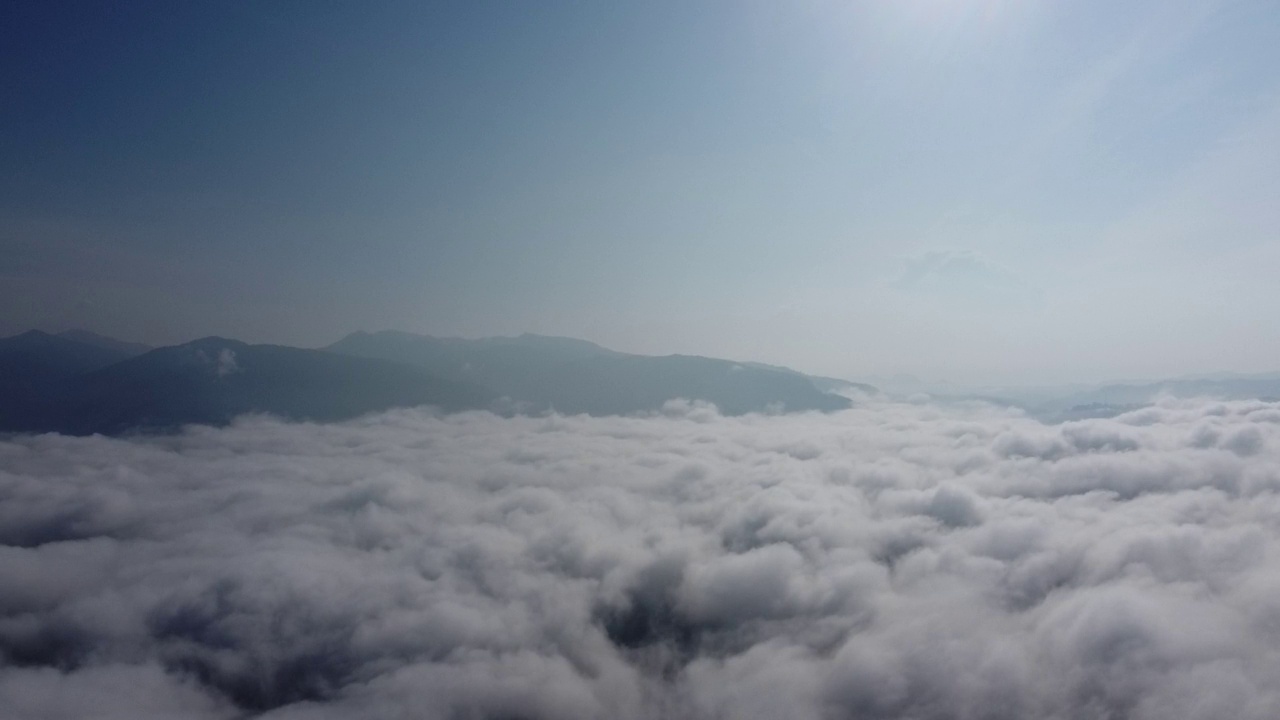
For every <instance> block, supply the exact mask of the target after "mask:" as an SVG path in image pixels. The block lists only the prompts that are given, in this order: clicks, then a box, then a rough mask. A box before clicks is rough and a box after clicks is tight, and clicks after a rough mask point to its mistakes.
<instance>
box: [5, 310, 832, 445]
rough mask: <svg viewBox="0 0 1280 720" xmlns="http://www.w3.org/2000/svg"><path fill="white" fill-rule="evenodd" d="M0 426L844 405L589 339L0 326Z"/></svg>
mask: <svg viewBox="0 0 1280 720" xmlns="http://www.w3.org/2000/svg"><path fill="white" fill-rule="evenodd" d="M0 373H2V375H0V377H2V378H3V380H2V381H0V383H2V384H0V390H3V393H4V399H5V402H4V403H3V405H0V432H61V433H67V434H77V435H83V434H90V433H103V434H108V435H115V434H122V433H129V432H139V431H146V432H150V431H171V430H175V429H177V428H180V427H182V426H184V425H189V424H211V425H222V424H226V423H228V422H230V421H231V420H232V419H234V418H235V417H237V416H239V415H243V414H246V413H269V414H272V415H276V416H279V417H282V418H287V419H291V420H312V421H318V422H329V421H336V420H343V419H348V418H352V417H356V416H358V415H362V414H366V413H370V412H377V411H381V410H386V409H389V408H395V407H413V406H422V405H426V406H432V407H435V408H438V409H439V410H440V411H443V412H455V411H461V410H472V409H490V410H495V411H499V412H507V413H511V412H523V413H541V412H547V411H556V412H563V413H589V414H592V415H613V414H630V413H637V412H646V411H654V410H659V409H661V408H662V406H663V404H664V403H666V402H667V401H668V400H672V399H675V398H684V399H689V400H704V401H707V402H711V403H714V404H715V405H716V406H717V407H719V408H720V410H721V412H724V413H726V414H741V413H747V412H763V411H803V410H823V411H829V410H839V409H842V408H845V407H848V406H849V404H850V403H849V400H848V399H847V398H844V397H842V396H839V395H835V394H831V393H828V392H825V391H824V390H823V389H821V388H819V387H818V385H817V384H816V382H819V381H821V382H837V383H838V382H839V381H831V380H829V379H825V378H819V379H815V378H811V377H809V376H806V375H803V374H801V373H798V372H796V371H794V370H789V369H787V368H777V367H772V366H763V365H755V364H752V363H735V362H732V361H728V360H718V359H714V358H705V357H694V356H686V355H667V356H663V357H650V356H644V355H631V354H627V353H620V352H615V351H613V350H609V349H607V348H603V347H600V346H599V345H595V344H593V343H590V342H587V341H585V340H575V339H572V338H557V337H545V336H540V335H521V336H519V337H514V338H485V339H481V340H462V339H456V338H445V339H441V338H433V337H428V336H423V335H413V334H410V333H399V332H381V333H355V334H352V335H349V336H348V337H346V338H344V339H342V340H341V341H339V342H337V343H335V344H334V345H331V346H329V347H328V348H325V349H318V350H313V349H304V348H296V347H286V346H282V345H251V344H248V343H244V342H240V341H238V340H232V339H227V338H220V337H208V338H203V339H200V340H196V341H193V342H189V343H185V344H182V345H173V346H169V347H161V348H155V349H147V348H146V346H143V345H139V344H137V343H126V342H122V341H118V340H115V339H113V338H108V337H105V336H102V335H97V334H95V333H91V332H88V331H69V332H66V333H60V334H58V335H51V334H49V333H44V332H40V331H36V330H33V331H30V332H26V333H23V334H21V335H16V336H13V337H10V338H3V339H0Z"/></svg>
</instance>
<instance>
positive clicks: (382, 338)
mask: <svg viewBox="0 0 1280 720" xmlns="http://www.w3.org/2000/svg"><path fill="white" fill-rule="evenodd" d="M325 350H328V351H330V352H334V353H342V354H345V355H352V356H357V357H363V358H378V359H383V360H392V361H396V362H403V363H408V364H412V365H415V366H417V367H420V368H422V369H424V370H426V371H428V372H430V373H432V374H433V375H437V376H439V377H441V378H447V379H451V380H457V381H466V382H472V383H475V384H477V385H480V386H482V387H485V388H488V389H489V390H491V391H492V392H494V393H495V394H496V395H499V396H502V397H505V398H507V399H508V400H509V401H511V402H512V403H513V404H514V405H515V406H516V407H517V408H518V409H521V410H525V411H531V412H540V411H544V410H556V411H559V412H564V413H589V414H592V415H612V414H627V413H635V412H643V411H649V410H657V409H659V408H661V407H662V405H663V403H664V402H666V401H667V400H671V399H674V398H686V399H690V400H705V401H708V402H712V403H715V404H716V406H717V407H719V408H720V410H721V412H724V413H727V414H741V413H747V412H756V411H767V410H773V409H782V410H786V411H803V410H823V411H831V410H840V409H843V408H847V407H849V405H850V402H849V400H848V399H847V398H845V397H842V396H840V395H835V394H832V393H829V392H825V391H824V390H823V389H820V388H819V387H818V386H817V385H816V384H815V383H814V379H813V378H810V377H809V376H806V375H803V374H801V373H798V372H795V371H794V370H789V369H787V368H776V367H771V366H764V365H757V364H753V363H736V362H733V361H730V360H719V359H715V358H705V357H696V356H688V355H667V356H661V357H653V356H646V355H631V354H627V353H620V352H616V351H613V350H609V349H607V348H603V347H600V346H599V345H595V344H593V343H590V342H587V341H585V340H575V339H572V338H558V337H546V336H541V335H528V334H526V335H521V336H519V337H509V338H501V337H500V338H484V339H479V340H466V339H461V338H436V337H431V336H427V335H414V334H412V333H404V332H390V331H388V332H379V333H365V332H358V333H353V334H351V335H348V336H347V337H345V338H343V339H342V340H339V341H338V342H336V343H334V344H333V345H330V346H328V347H327V348H325Z"/></svg>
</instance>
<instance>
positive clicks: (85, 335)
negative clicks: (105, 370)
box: [58, 329, 154, 357]
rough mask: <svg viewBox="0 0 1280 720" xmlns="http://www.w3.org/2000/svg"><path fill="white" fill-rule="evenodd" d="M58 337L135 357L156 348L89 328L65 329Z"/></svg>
mask: <svg viewBox="0 0 1280 720" xmlns="http://www.w3.org/2000/svg"><path fill="white" fill-rule="evenodd" d="M58 337H60V338H63V339H66V340H74V341H76V342H79V343H84V344H85V345H93V346H94V347H100V348H103V349H106V350H114V351H115V352H117V353H119V354H120V355H121V356H122V357H133V356H135V355H141V354H142V353H144V352H147V351H148V350H152V349H154V348H153V347H152V346H150V345H145V344H143V343H135V342H126V341H124V340H117V339H115V338H113V337H107V336H106V335H99V334H98V333H96V332H90V331H88V330H78V329H77V330H64V331H63V332H60V333H58Z"/></svg>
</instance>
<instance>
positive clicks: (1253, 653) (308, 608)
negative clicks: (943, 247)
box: [0, 400, 1280, 720]
mask: <svg viewBox="0 0 1280 720" xmlns="http://www.w3.org/2000/svg"><path fill="white" fill-rule="evenodd" d="M0 708H3V715H4V717H5V718H11V719H13V720H23V719H26V718H40V719H42V720H54V719H57V718H91V717H92V718H122V719H123V718H130V719H137V718H158V717H187V718H243V717H267V718H273V719H279V720H283V719H285V718H290V719H295V718H296V719H302V718H355V717H359V718H440V719H442V720H444V719H449V720H453V719H458V720H467V719H475V720H480V719H483V718H492V719H494V720H499V719H504V720H514V719H517V718H523V719H528V720H535V719H552V718H557V719H559V718H564V719H569V720H573V719H579V718H582V719H587V718H591V719H595V718H621V719H626V718H726V719H728V718H789V719H790V718H794V719H798V720H802V719H805V718H824V719H825V718H916V719H920V720H923V719H929V718H939V719H941V718H974V719H977V718H1010V719H1013V718H1033V717H1034V718H1061V719H1063V720H1067V719H1072V720H1076V719H1091V718H1097V719H1103V718H1111V719H1119V718H1129V719H1134V720H1140V719H1150V720H1157V719H1158V720H1168V719H1170V718H1204V719H1209V718H1214V719H1218V718H1258V719H1263V718H1266V719H1267V720H1272V719H1274V718H1276V717H1280V404H1269V403H1264V402H1232V403H1222V402H1212V401H1172V400H1170V401H1165V402H1163V403H1162V404H1159V405H1157V406H1154V407H1151V408H1147V409H1143V410H1139V411H1136V412H1131V413H1129V414H1126V415H1121V416H1119V417H1116V418H1113V419H1098V420H1088V421H1083V422H1072V423H1066V424H1062V425H1055V426H1050V425H1044V424H1041V423H1040V422H1038V421H1036V420H1033V419H1029V418H1026V417H1024V416H1022V415H1020V414H1018V413H1016V412H1014V411H1010V410H1005V409H1000V408H995V407H991V406H982V405H974V406H969V407H951V408H943V407H938V406H934V405H930V404H923V403H920V404H911V403H888V402H883V403H880V402H873V401H869V402H865V403H862V404H861V405H860V406H859V407H858V408H856V409H854V410H850V411H847V412H842V413H838V414H834V415H818V414H811V415H779V416H773V415H749V416H745V417H732V418H731V417H722V416H720V415H719V414H717V413H716V412H715V410H714V408H710V407H707V406H703V405H699V404H689V403H681V402H676V403H670V404H668V406H667V407H666V409H665V411H664V412H663V413H660V414H655V415H653V416H650V417H628V418H620V417H614V418H590V417H560V416H551V417H541V418H522V417H517V418H501V417H497V416H494V415H491V414H487V413H467V414H460V415H453V416H445V417H441V416H435V415H432V414H431V413H427V412H420V411H398V412H391V413H386V414H381V415H377V416H372V417H368V418H364V419H361V420H358V421H354V422H348V423H343V424H336V425H312V424H291V423H284V422H279V421H276V420H272V419H270V418H245V419H242V420H241V421H239V422H238V423H236V424H235V425H233V426H231V427H228V428H223V429H212V428H193V429H189V430H188V431H187V432H185V433H184V434H182V435H177V436H169V437H153V438H132V439H109V438H103V437H88V438H72V437H62V436H57V435H45V436H23V437H16V438H9V439H6V440H0Z"/></svg>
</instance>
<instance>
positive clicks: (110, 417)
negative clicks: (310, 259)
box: [0, 337, 493, 434]
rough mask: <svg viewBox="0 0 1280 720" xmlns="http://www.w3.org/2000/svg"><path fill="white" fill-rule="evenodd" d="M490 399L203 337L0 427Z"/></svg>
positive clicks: (130, 424)
mask: <svg viewBox="0 0 1280 720" xmlns="http://www.w3.org/2000/svg"><path fill="white" fill-rule="evenodd" d="M492 400H493V396H492V394H491V393H489V392H487V391H485V390H483V389H481V388H479V387H475V386H473V385H469V384H466V383H459V382H452V381H446V380H441V379H440V378H435V377H432V376H431V375H430V374H428V373H426V372H423V371H422V370H420V369H418V368H415V367H411V366H408V365H403V364H400V363H394V362H389V361H385V360H374V359H365V358H355V357H349V356H343V355H338V354H335V353H327V352H323V351H320V350H304V349H302V348H291V347H283V346H278V345H249V344H246V343H242V342H239V341H236V340H228V339H225V338H216V337H210V338H204V339H202V340H196V341H194V342H190V343H186V344H184V345H176V346H172V347H164V348H159V349H156V350H152V351H150V352H147V353H144V354H142V355H138V356H135V357H132V358H127V359H124V360H122V361H120V362H116V363H113V364H111V365H108V366H106V367H102V368H99V369H95V370H92V371H90V372H87V373H84V374H81V375H77V376H75V377H73V378H70V379H69V380H67V381H66V383H65V386H64V389H63V391H62V392H60V393H58V394H56V395H55V396H53V397H52V398H51V400H50V401H49V402H48V403H47V404H46V406H45V408H44V409H43V410H42V411H40V412H34V413H31V414H30V415H28V416H27V417H19V418H13V417H6V418H4V420H5V421H6V423H5V425H4V426H3V427H0V429H4V430H10V431H28V432H29V431H58V432H63V433H68V434H88V433H95V432H97V433H104V434H118V433H122V432H127V431H134V430H171V429H174V428H177V427H180V426H181V425H184V424H191V423H204V424H214V425H220V424H225V423H227V422H229V421H230V420H231V419H232V418H234V417H236V416H237V415H242V414H244V413H250V412H262V413H271V414H274V415H278V416H281V417H285V418H289V419H295V420H315V421H333V420H342V419H347V418H351V417H355V416H358V415H361V414H364V413H368V412H374V411H378V410H385V409H388V408H393V407H406V406H416V405H432V406H435V407H439V408H440V409H442V410H445V411H457V410H467V409H475V408H484V407H487V406H488V405H489V404H490V403H491V401H492Z"/></svg>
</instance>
